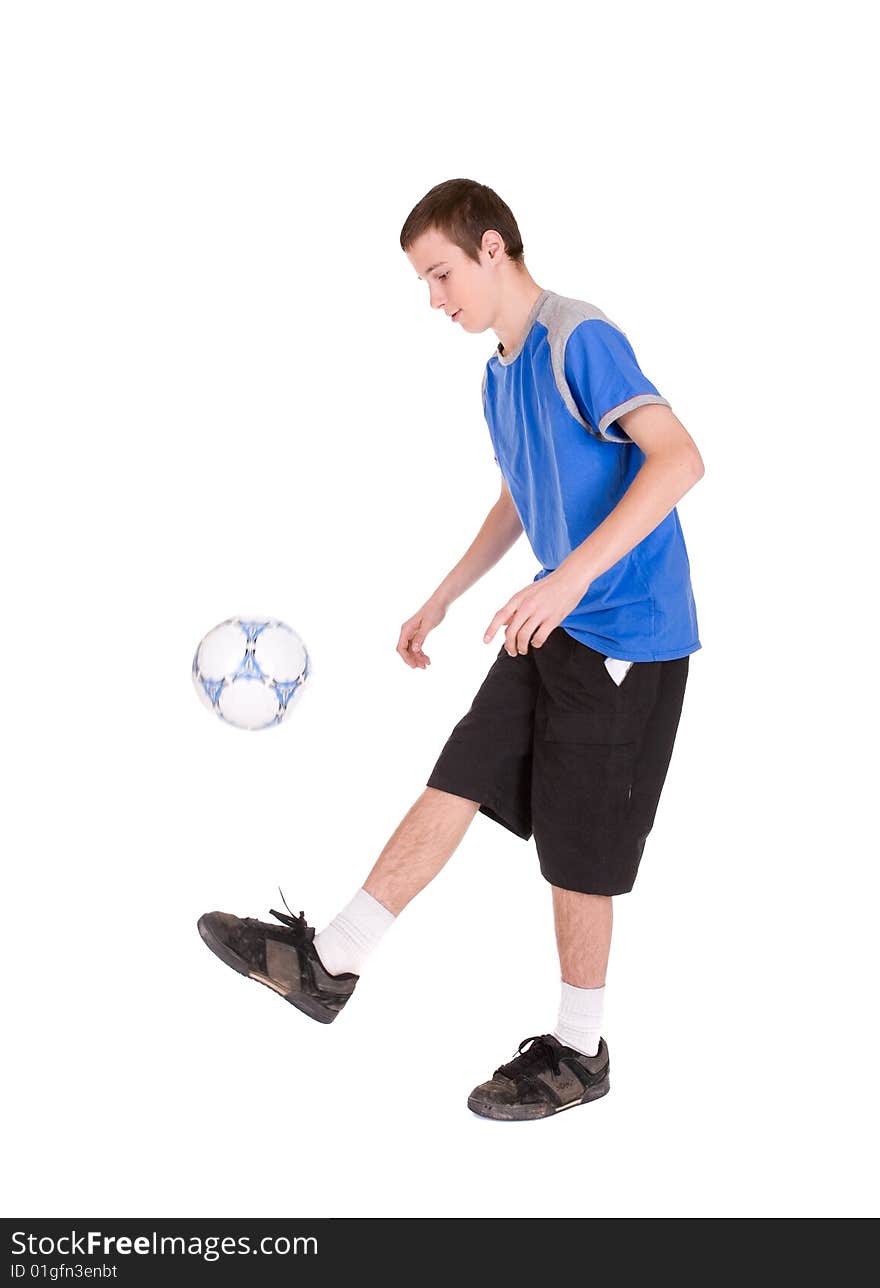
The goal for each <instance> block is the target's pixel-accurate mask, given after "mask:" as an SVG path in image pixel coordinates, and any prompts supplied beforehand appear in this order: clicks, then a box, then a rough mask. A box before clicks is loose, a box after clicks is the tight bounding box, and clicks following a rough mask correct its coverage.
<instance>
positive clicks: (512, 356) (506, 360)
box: [495, 291, 553, 367]
mask: <svg viewBox="0 0 880 1288" xmlns="http://www.w3.org/2000/svg"><path fill="white" fill-rule="evenodd" d="M552 294H553V292H552V291H542V292H541V294H540V295H539V296H538V298H537V299H536V300H535V302H534V304H533V305H532V308H531V311H530V313H529V316H528V317H527V318H526V321H525V325H524V327H523V333H522V339H521V340H520V342H519V344H518V345H516V347H515V348H513V349H511V350H510V352H509V353H500V352H499V350H498V349H497V348H496V350H495V357H496V358H497V359H498V361H499V362H500V363H501V365H502V367H506V366H508V365H509V364H510V363H511V362H514V361H515V360H516V359H517V358H518V357H519V355H520V354H521V353H522V351H523V348H524V346H525V342H526V340H527V339H528V338H529V334H530V332H531V329H532V327H533V326H534V325H535V319H536V318H537V316H538V314H539V313H540V312H541V308H542V306H543V305H544V303H545V302H546V300H547V299H548V297H549V296H550V295H552ZM500 343H501V342H500V341H499V346H500Z"/></svg>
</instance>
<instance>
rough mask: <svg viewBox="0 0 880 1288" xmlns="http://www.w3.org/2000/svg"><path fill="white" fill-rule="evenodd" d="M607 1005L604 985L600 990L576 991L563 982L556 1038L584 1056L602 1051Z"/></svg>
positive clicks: (578, 989)
mask: <svg viewBox="0 0 880 1288" xmlns="http://www.w3.org/2000/svg"><path fill="white" fill-rule="evenodd" d="M604 1004H605V986H604V984H603V985H602V987H601V988H575V986H574V985H573V984H566V982H565V980H563V981H562V996H561V998H560V999H559V1020H558V1022H557V1025H556V1028H555V1029H554V1030H553V1036H554V1037H557V1038H559V1041H560V1042H562V1043H564V1044H565V1046H569V1047H574V1049H575V1051H580V1052H581V1053H582V1054H583V1055H595V1054H596V1052H597V1051H598V1050H599V1037H600V1033H601V1029H602V1009H603V1007H604Z"/></svg>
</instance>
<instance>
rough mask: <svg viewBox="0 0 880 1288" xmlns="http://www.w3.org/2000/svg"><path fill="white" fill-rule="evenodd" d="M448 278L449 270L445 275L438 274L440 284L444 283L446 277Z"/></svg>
mask: <svg viewBox="0 0 880 1288" xmlns="http://www.w3.org/2000/svg"><path fill="white" fill-rule="evenodd" d="M448 276H449V270H448V269H447V271H446V272H445V273H438V274H437V281H438V282H442V281H443V279H444V278H445V277H448Z"/></svg>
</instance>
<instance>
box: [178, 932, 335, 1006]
mask: <svg viewBox="0 0 880 1288" xmlns="http://www.w3.org/2000/svg"><path fill="white" fill-rule="evenodd" d="M198 928H199V934H200V935H201V937H202V939H203V940H204V942H205V943H206V944H207V945H208V947H209V948H210V950H211V952H212V953H214V955H215V956H216V957H219V958H220V960H221V962H225V963H226V965H227V966H231V967H232V969H233V970H234V971H237V973H238V974H239V975H245V976H246V977H247V978H248V979H252V980H254V981H255V982H256V983H257V984H265V986H266V988H271V990H272V992H273V993H277V994H278V996H279V997H283V998H284V1000H285V1002H289V1003H290V1005H291V1006H295V1007H296V1009H297V1010H298V1011H302V1012H303V1014H304V1015H308V1016H309V1017H310V1018H311V1019H313V1020H317V1021H318V1023H319V1024H332V1023H333V1021H334V1020H335V1019H336V1016H337V1015H338V1014H339V1012H338V1011H331V1010H328V1008H327V1007H326V1006H323V1005H322V1004H321V1003H320V1002H317V1001H315V1000H314V999H313V998H311V997H309V996H308V995H307V994H306V993H298V992H296V991H292V992H287V991H285V989H284V988H283V987H282V986H281V985H280V984H278V983H276V981H275V980H274V979H272V977H271V976H270V975H263V974H261V973H260V971H258V970H251V968H250V966H248V964H247V962H246V961H245V960H244V958H243V957H239V955H238V953H234V952H233V951H232V949H231V948H230V947H229V946H228V945H227V944H224V942H223V940H222V939H218V938H217V936H216V935H215V934H214V932H213V930H212V929H211V927H210V926H209V925H208V924H207V922H206V920H205V918H204V917H200V918H199V921H198Z"/></svg>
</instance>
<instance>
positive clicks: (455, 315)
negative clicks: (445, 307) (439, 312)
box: [450, 309, 461, 322]
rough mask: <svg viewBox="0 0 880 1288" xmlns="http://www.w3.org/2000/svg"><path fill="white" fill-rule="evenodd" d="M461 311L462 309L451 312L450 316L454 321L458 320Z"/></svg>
mask: <svg viewBox="0 0 880 1288" xmlns="http://www.w3.org/2000/svg"><path fill="white" fill-rule="evenodd" d="M459 313H461V309H457V310H456V312H455V313H451V314H450V318H451V320H452V321H453V322H455V321H456V320H457V318H458V315H459Z"/></svg>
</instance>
